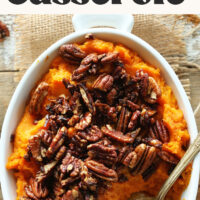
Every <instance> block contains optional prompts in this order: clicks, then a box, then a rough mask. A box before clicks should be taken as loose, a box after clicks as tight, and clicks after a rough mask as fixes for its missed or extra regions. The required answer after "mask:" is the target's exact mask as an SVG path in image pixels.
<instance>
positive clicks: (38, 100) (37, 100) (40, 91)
mask: <svg viewBox="0 0 200 200" xmlns="http://www.w3.org/2000/svg"><path fill="white" fill-rule="evenodd" d="M48 89H49V85H48V83H46V82H41V83H40V84H39V85H38V86H37V88H36V89H35V91H34V92H33V95H32V97H31V100H30V104H29V112H30V113H31V114H33V115H39V114H40V112H41V107H42V103H43V101H44V98H45V97H46V96H47V94H48Z"/></svg>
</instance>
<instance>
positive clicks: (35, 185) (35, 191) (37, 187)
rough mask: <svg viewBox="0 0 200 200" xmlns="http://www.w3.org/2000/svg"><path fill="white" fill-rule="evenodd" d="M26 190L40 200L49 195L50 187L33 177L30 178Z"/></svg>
mask: <svg viewBox="0 0 200 200" xmlns="http://www.w3.org/2000/svg"><path fill="white" fill-rule="evenodd" d="M25 191H26V194H27V196H28V197H30V198H32V199H34V200H38V199H42V198H45V197H47V195H48V193H49V191H48V189H47V188H46V187H45V186H43V185H42V183H39V182H38V181H37V180H34V179H33V178H31V179H30V181H29V185H28V186H26V187H25Z"/></svg>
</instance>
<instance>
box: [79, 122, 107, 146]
mask: <svg viewBox="0 0 200 200" xmlns="http://www.w3.org/2000/svg"><path fill="white" fill-rule="evenodd" d="M78 135H79V136H80V137H81V138H84V139H86V140H87V141H89V142H97V141H98V140H100V139H101V138H102V137H103V133H102V131H101V130H100V129H99V128H98V126H92V127H91V128H89V129H87V130H86V132H84V131H81V132H79V134H78Z"/></svg>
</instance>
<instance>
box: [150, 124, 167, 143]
mask: <svg viewBox="0 0 200 200" xmlns="http://www.w3.org/2000/svg"><path fill="white" fill-rule="evenodd" d="M149 134H150V136H151V137H152V138H154V139H158V140H161V141H162V142H163V143H166V142H169V140H170V136H169V131H168V129H167V127H166V126H165V125H164V123H163V121H160V120H156V122H155V124H154V125H153V126H152V127H151V128H150V129H149Z"/></svg>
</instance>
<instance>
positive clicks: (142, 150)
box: [132, 144, 148, 175]
mask: <svg viewBox="0 0 200 200" xmlns="http://www.w3.org/2000/svg"><path fill="white" fill-rule="evenodd" d="M134 151H135V153H136V154H137V161H136V163H135V168H134V169H133V172H132V173H133V175H136V174H138V172H139V170H140V169H141V166H142V164H143V162H144V160H145V158H146V154H147V152H148V149H147V145H146V144H140V145H138V146H137V147H136V148H135V150H134Z"/></svg>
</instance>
